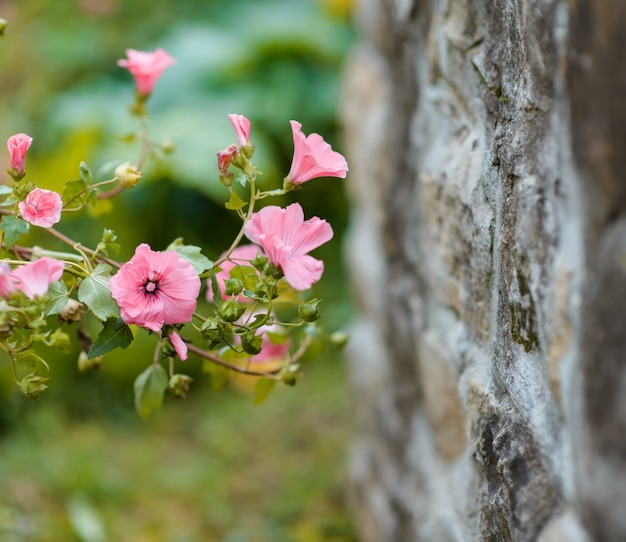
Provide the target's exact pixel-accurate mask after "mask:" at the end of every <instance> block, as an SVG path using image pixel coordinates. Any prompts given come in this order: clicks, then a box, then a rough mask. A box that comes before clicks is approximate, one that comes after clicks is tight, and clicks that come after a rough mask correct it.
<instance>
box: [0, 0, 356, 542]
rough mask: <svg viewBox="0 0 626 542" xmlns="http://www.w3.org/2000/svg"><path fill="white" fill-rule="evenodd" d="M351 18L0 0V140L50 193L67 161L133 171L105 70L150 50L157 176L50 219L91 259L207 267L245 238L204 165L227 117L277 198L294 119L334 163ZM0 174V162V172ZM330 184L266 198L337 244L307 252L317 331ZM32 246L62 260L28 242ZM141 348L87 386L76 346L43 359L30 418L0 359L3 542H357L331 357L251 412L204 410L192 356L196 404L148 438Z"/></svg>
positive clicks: (242, 401)
mask: <svg viewBox="0 0 626 542" xmlns="http://www.w3.org/2000/svg"><path fill="white" fill-rule="evenodd" d="M351 5H352V1H351V0H318V1H316V0H249V1H245V0H204V1H202V2H198V1H197V0H177V1H176V2H171V1H168V0H67V1H58V0H0V17H2V18H4V19H7V20H8V21H9V26H8V28H7V31H6V35H5V37H4V39H3V40H1V41H0V73H2V77H0V115H1V118H2V128H3V129H2V134H0V139H2V140H4V139H6V138H7V137H8V136H10V135H12V134H14V133H17V132H26V133H28V134H29V135H31V136H32V137H33V138H34V143H33V146H32V147H31V150H30V151H29V156H28V159H27V171H28V174H29V178H31V179H33V180H34V181H36V182H38V184H40V185H41V186H42V187H44V188H48V189H53V190H59V189H60V188H61V186H62V185H63V183H64V182H65V181H66V180H67V179H70V178H76V177H77V175H78V165H79V163H80V162H81V161H85V162H86V163H87V164H88V165H89V166H90V167H91V169H92V171H94V173H95V174H96V179H97V180H102V179H104V178H106V175H109V174H110V172H111V170H112V168H113V167H114V166H115V165H117V164H119V163H120V162H125V161H130V162H131V163H132V162H135V161H136V159H137V155H138V153H139V145H138V143H135V142H133V141H129V140H131V139H132V138H130V137H129V134H132V133H133V132H134V131H136V129H137V126H136V125H135V121H134V120H133V118H132V117H131V116H130V115H129V114H128V106H130V104H131V102H132V101H133V91H134V89H133V82H132V78H131V77H130V76H129V74H128V72H126V71H125V70H123V69H121V68H118V67H117V65H116V61H117V59H119V58H122V57H124V56H125V49H127V48H134V49H139V50H151V49H154V48H156V47H162V48H164V49H165V50H166V51H168V53H170V54H171V55H172V56H173V57H175V58H176V59H177V64H176V65H175V66H173V67H172V68H170V69H168V70H167V71H166V72H165V73H164V75H163V76H162V78H161V79H160V80H159V82H158V83H157V86H156V89H155V92H154V95H153V96H152V97H151V98H150V101H149V111H150V114H151V117H152V121H151V125H150V133H151V136H152V138H153V139H154V140H156V141H162V140H165V139H168V140H170V139H171V140H172V142H173V143H174V146H175V152H174V153H173V154H172V155H168V156H166V157H164V159H163V160H162V161H161V162H159V163H158V164H156V163H154V162H152V163H151V165H150V167H149V168H148V171H147V173H146V175H145V177H144V178H143V179H142V181H141V183H140V184H139V185H138V186H137V187H136V188H133V189H132V190H129V191H127V192H125V193H123V194H122V195H121V196H120V197H119V198H118V200H117V201H116V202H115V207H114V208H111V206H109V205H107V203H106V202H104V203H103V204H101V205H99V206H98V208H97V212H96V213H95V214H94V215H93V216H90V217H79V216H77V217H71V218H70V219H69V220H65V219H64V221H63V222H62V223H61V224H60V228H59V229H60V230H61V231H63V233H65V234H67V235H69V236H70V237H72V238H75V239H77V240H80V241H81V242H83V243H85V244H86V245H94V244H95V243H96V242H97V241H98V239H99V238H100V236H101V234H102V230H103V228H104V227H109V228H112V229H113V230H115V232H116V233H117V235H118V239H119V242H120V244H121V245H122V246H123V251H122V253H121V254H120V255H119V257H118V259H119V260H126V259H128V258H129V257H130V256H131V255H132V253H133V251H134V248H135V246H136V245H137V244H139V243H140V242H147V243H149V244H150V245H151V246H152V247H153V248H154V249H156V250H161V249H163V248H165V246H167V245H168V244H169V243H170V242H171V241H172V240H173V239H174V238H177V237H183V238H184V239H185V241H186V242H187V243H190V244H197V245H201V246H204V247H207V248H206V250H205V252H206V254H207V255H208V256H209V257H211V258H216V257H217V256H218V255H219V253H220V252H221V251H222V250H224V249H225V248H226V245H227V244H228V243H229V242H230V240H231V239H232V236H233V235H234V234H235V232H236V231H237V230H238V229H239V226H240V222H239V220H238V219H237V217H236V216H235V215H234V213H231V212H228V211H226V210H225V209H224V201H225V199H226V196H227V192H226V190H225V189H224V188H223V187H222V186H221V185H220V184H219V181H218V176H217V168H216V157H215V153H216V152H217V151H218V150H220V149H222V148H224V147H226V146H227V145H228V144H230V143H233V142H234V140H235V138H234V133H233V130H232V127H231V125H230V123H229V121H228V119H227V114H228V113H241V114H244V115H246V116H247V117H248V118H250V120H251V121H252V140H253V142H254V143H255V144H256V146H257V153H256V154H255V160H256V162H257V163H258V164H259V166H260V168H261V169H262V170H263V171H264V176H263V179H264V182H265V183H266V187H267V188H273V187H278V186H280V185H281V184H282V178H283V176H284V175H285V174H286V173H287V171H288V168H289V163H290V160H291V156H292V150H293V143H292V137H291V130H290V126H289V120H290V119H296V120H299V121H300V122H302V124H303V130H304V132H305V133H311V132H318V133H320V134H322V135H323V136H324V138H325V139H326V140H327V141H329V142H330V143H331V144H332V145H333V147H334V148H335V149H337V150H339V151H341V141H340V139H339V137H338V130H337V129H338V124H337V115H336V113H337V112H336V106H337V103H338V92H339V90H338V89H339V79H340V73H341V67H342V64H343V61H344V59H345V55H346V53H347V51H348V49H349V46H350V44H351V42H352V40H353V30H352V28H351V26H350V24H349V16H350V10H351ZM3 138H4V139H3ZM112 161H114V162H112ZM7 162H8V156H7V155H6V154H5V153H0V171H4V170H6V167H7V164H6V163H7ZM344 182H346V181H341V180H337V179H323V180H318V181H314V182H311V183H308V184H307V185H306V186H305V188H304V189H303V190H301V191H298V192H297V193H295V194H293V195H290V196H289V197H285V198H284V199H283V200H282V201H273V202H272V203H276V204H287V203H290V202H291V201H296V200H297V201H300V202H301V203H302V205H303V207H304V208H305V212H306V214H307V217H309V216H312V215H318V216H320V217H322V218H326V219H327V220H329V222H330V223H331V224H332V226H333V229H334V230H335V240H334V241H333V242H332V243H329V244H328V245H325V246H324V247H322V248H320V249H319V250H318V251H317V252H316V254H315V255H316V256H317V257H319V258H322V259H324V260H325V262H326V272H325V276H324V280H323V281H322V282H321V283H320V284H319V285H316V292H315V294H316V295H319V296H320V297H322V298H323V299H324V300H327V301H323V302H322V305H321V310H322V314H323V316H324V320H323V322H324V327H325V328H326V329H328V330H329V331H332V330H333V329H335V328H338V327H342V326H343V325H344V323H345V321H346V320H347V319H349V317H350V312H351V309H350V303H349V300H348V299H347V295H346V290H347V288H346V286H345V278H344V276H343V269H342V265H341V257H340V250H341V235H342V232H343V230H344V228H345V225H346V223H347V205H346V199H345V195H344V190H343V183H344ZM36 229H37V228H33V230H36ZM30 242H32V243H38V244H45V245H46V246H47V247H49V248H62V247H60V246H56V247H55V245H54V244H53V243H51V242H50V238H49V237H47V236H46V234H45V232H41V231H39V232H36V231H35V232H33V233H32V234H31V238H30ZM94 333H97V330H94ZM152 347H153V342H152V340H151V338H150V337H148V335H147V334H146V333H139V334H138V339H137V341H135V343H134V344H133V346H132V347H131V348H129V349H128V350H125V351H116V352H115V353H114V355H112V356H111V359H109V360H107V361H106V362H105V364H104V367H103V368H102V369H101V371H100V373H86V374H79V373H78V371H77V369H76V362H77V358H78V349H77V348H75V349H74V350H73V352H72V354H70V355H69V356H64V357H54V358H52V357H49V356H48V353H44V354H45V356H44V357H46V359H47V360H48V361H50V364H51V373H50V378H51V388H50V390H49V391H48V392H46V394H45V395H44V396H42V397H41V398H40V399H39V401H38V402H36V403H31V402H30V401H29V400H27V399H25V398H24V397H22V396H21V395H19V392H17V391H16V390H15V387H14V385H13V383H12V382H10V381H9V380H10V378H11V376H10V370H9V368H8V366H7V365H5V364H4V362H3V360H2V359H0V363H1V364H2V367H1V369H2V370H0V457H2V458H3V459H2V461H1V462H0V484H1V485H2V487H3V492H2V494H1V495H0V540H7V541H16V542H22V541H26V540H28V541H36V542H39V541H54V542H56V541H67V540H69V541H71V540H83V541H85V542H100V541H101V540H121V541H125V540H132V541H134V542H135V541H139V542H141V541H156V542H159V541H161V540H162V541H168V542H169V541H172V542H174V541H180V542H183V541H185V542H191V541H195V540H198V541H211V540H224V541H230V542H235V541H242V542H243V541H255V542H256V541H265V540H268V541H277V542H280V541H283V540H285V541H286V540H297V541H302V542H316V541H321V540H328V541H349V540H353V539H354V536H353V531H352V529H351V526H350V524H349V521H348V520H347V519H346V514H345V510H344V508H345V495H344V492H343V489H342V484H343V482H342V481H341V477H342V476H343V474H342V472H343V469H342V464H341V462H337V460H336V458H337V457H338V456H340V455H341V454H342V453H343V449H344V447H345V445H346V442H347V438H348V436H349V431H348V430H347V429H346V427H347V426H348V421H347V420H348V417H347V411H348V408H347V401H346V398H345V391H344V388H343V375H342V371H341V364H340V363H339V360H338V359H336V357H333V356H330V357H329V356H327V355H324V356H323V357H322V359H321V360H320V361H318V362H316V365H314V366H312V367H311V368H310V369H311V374H312V375H313V376H312V377H311V378H310V379H309V378H308V377H305V379H304V381H303V382H302V383H299V384H298V387H297V388H296V390H292V389H290V388H282V389H281V390H280V391H279V392H278V393H276V395H275V397H274V396H273V397H271V398H270V399H269V400H268V402H267V403H266V404H264V405H263V406H261V407H257V408H254V407H253V406H252V400H251V399H250V400H249V399H248V398H247V397H241V396H239V395H237V394H234V393H233V392H232V391H230V392H229V391H228V390H225V391H222V392H220V393H219V394H214V393H213V392H212V391H211V390H210V384H209V382H207V381H208V376H207V375H206V374H202V372H201V370H202V369H201V364H200V363H197V362H195V361H194V360H190V361H189V362H187V364H186V365H185V372H186V373H188V374H191V375H192V376H193V377H194V378H195V379H196V380H195V381H194V383H193V388H192V393H191V396H190V398H189V399H186V400H184V401H181V402H174V401H169V402H168V404H167V405H166V406H165V409H164V411H163V413H162V414H159V415H158V416H156V417H154V419H151V420H149V422H148V423H143V422H139V420H137V419H136V416H135V414H134V408H133V404H132V380H133V378H134V377H135V376H136V375H137V374H138V373H139V372H141V370H142V369H143V368H145V366H146V365H147V363H149V361H150V359H151V356H152V352H151V351H152ZM307 374H308V373H307ZM42 403H45V404H42Z"/></svg>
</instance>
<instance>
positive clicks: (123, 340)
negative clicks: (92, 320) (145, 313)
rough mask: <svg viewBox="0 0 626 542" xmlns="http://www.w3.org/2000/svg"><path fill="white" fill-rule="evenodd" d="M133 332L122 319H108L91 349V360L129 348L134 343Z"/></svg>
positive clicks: (89, 356)
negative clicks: (117, 349) (119, 349)
mask: <svg viewBox="0 0 626 542" xmlns="http://www.w3.org/2000/svg"><path fill="white" fill-rule="evenodd" d="M133 339H134V337H133V332H132V331H131V329H130V327H128V326H127V325H126V324H125V323H124V320H122V319H121V318H107V320H106V322H104V328H102V331H100V334H99V335H98V337H97V338H96V340H95V342H94V343H93V344H92V345H91V348H90V349H89V355H88V358H89V359H93V358H97V357H98V356H102V355H103V354H106V353H107V352H110V351H111V350H114V349H115V348H122V349H124V348H128V346H129V345H130V344H131V343H132V342H133Z"/></svg>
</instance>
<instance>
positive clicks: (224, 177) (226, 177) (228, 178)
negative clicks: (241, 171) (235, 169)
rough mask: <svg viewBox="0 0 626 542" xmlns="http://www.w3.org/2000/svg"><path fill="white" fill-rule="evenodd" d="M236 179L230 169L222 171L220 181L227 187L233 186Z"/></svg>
mask: <svg viewBox="0 0 626 542" xmlns="http://www.w3.org/2000/svg"><path fill="white" fill-rule="evenodd" d="M234 180H235V176H234V175H233V174H232V173H231V172H230V171H227V172H226V173H220V183H222V184H223V185H224V186H225V187H226V188H228V187H229V186H232V184H233V181H234Z"/></svg>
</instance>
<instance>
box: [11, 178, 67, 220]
mask: <svg viewBox="0 0 626 542" xmlns="http://www.w3.org/2000/svg"><path fill="white" fill-rule="evenodd" d="M18 206H19V208H20V213H22V218H23V219H24V220H26V222H30V223H31V224H32V225H33V226H39V227H41V228H50V227H51V226H52V225H53V224H56V223H57V222H58V221H59V220H61V209H62V208H63V201H62V200H61V196H59V194H57V193H56V192H52V191H51V190H44V189H43V188H35V189H34V190H31V191H30V193H29V194H28V196H26V200H25V201H20V202H19V204H18Z"/></svg>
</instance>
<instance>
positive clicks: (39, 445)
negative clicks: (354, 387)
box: [0, 364, 355, 542]
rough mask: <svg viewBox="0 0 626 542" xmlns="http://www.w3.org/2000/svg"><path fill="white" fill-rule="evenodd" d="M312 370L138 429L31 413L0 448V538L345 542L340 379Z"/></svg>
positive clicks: (170, 408)
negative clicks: (262, 392)
mask: <svg viewBox="0 0 626 542" xmlns="http://www.w3.org/2000/svg"><path fill="white" fill-rule="evenodd" d="M318 368H319V369H322V370H317V371H315V370H314V371H311V372H310V373H308V374H307V375H306V376H307V378H305V379H304V380H303V382H301V384H299V386H302V389H301V393H293V390H291V389H283V390H282V391H280V392H278V395H275V396H273V397H272V398H270V399H269V400H268V402H266V403H264V404H263V405H262V406H259V407H252V404H251V399H250V398H248V399H246V398H244V397H241V396H239V395H235V394H232V393H229V394H219V395H209V394H204V395H203V396H199V395H195V396H191V397H190V398H189V399H187V400H185V401H175V400H170V401H169V404H168V405H166V408H165V410H164V411H163V413H162V414H160V415H159V416H157V417H154V418H152V419H150V420H148V422H143V421H140V420H139V419H138V418H136V417H124V418H122V419H121V420H117V421H113V420H111V418H110V417H108V416H105V415H104V414H103V415H101V416H98V415H95V416H90V417H89V418H87V419H83V420H77V419H75V418H74V419H73V420H72V421H71V423H70V420H68V419H67V418H66V415H65V414H63V412H61V411H60V410H58V409H55V408H49V407H46V408H41V406H42V405H36V404H35V405H33V408H32V415H31V416H29V417H28V418H27V419H26V420H25V422H24V426H23V427H21V430H20V431H19V432H17V433H15V434H14V435H13V436H12V437H11V438H10V439H6V440H4V441H0V455H1V457H2V461H1V462H0V482H1V484H2V488H3V490H2V492H1V493H0V540H2V541H3V542H26V541H28V542H68V541H70V542H71V541H74V540H76V541H79V540H82V541H83V542H104V541H105V540H110V541H120V542H142V541H145V542H196V541H197V542H212V541H216V542H218V541H219V542H228V541H230V542H261V541H263V542H283V541H284V542H288V541H289V542H290V541H298V542H350V541H354V540H355V535H354V530H353V526H352V524H351V522H350V520H349V519H348V516H347V514H346V494H345V487H346V480H345V476H346V474H345V468H344V467H345V465H344V462H343V461H341V460H340V461H338V460H337V458H338V457H341V456H342V455H343V453H344V452H343V450H344V449H345V446H346V442H347V440H348V438H349V437H350V433H349V431H346V427H347V426H348V423H349V419H348V411H349V409H348V405H347V398H346V396H345V395H344V394H343V392H342V380H343V378H342V374H341V370H340V369H341V368H340V365H338V364H335V365H332V366H331V365H329V366H327V367H324V368H322V367H321V366H320V367H318ZM242 403H245V404H244V406H245V408H242Z"/></svg>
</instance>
